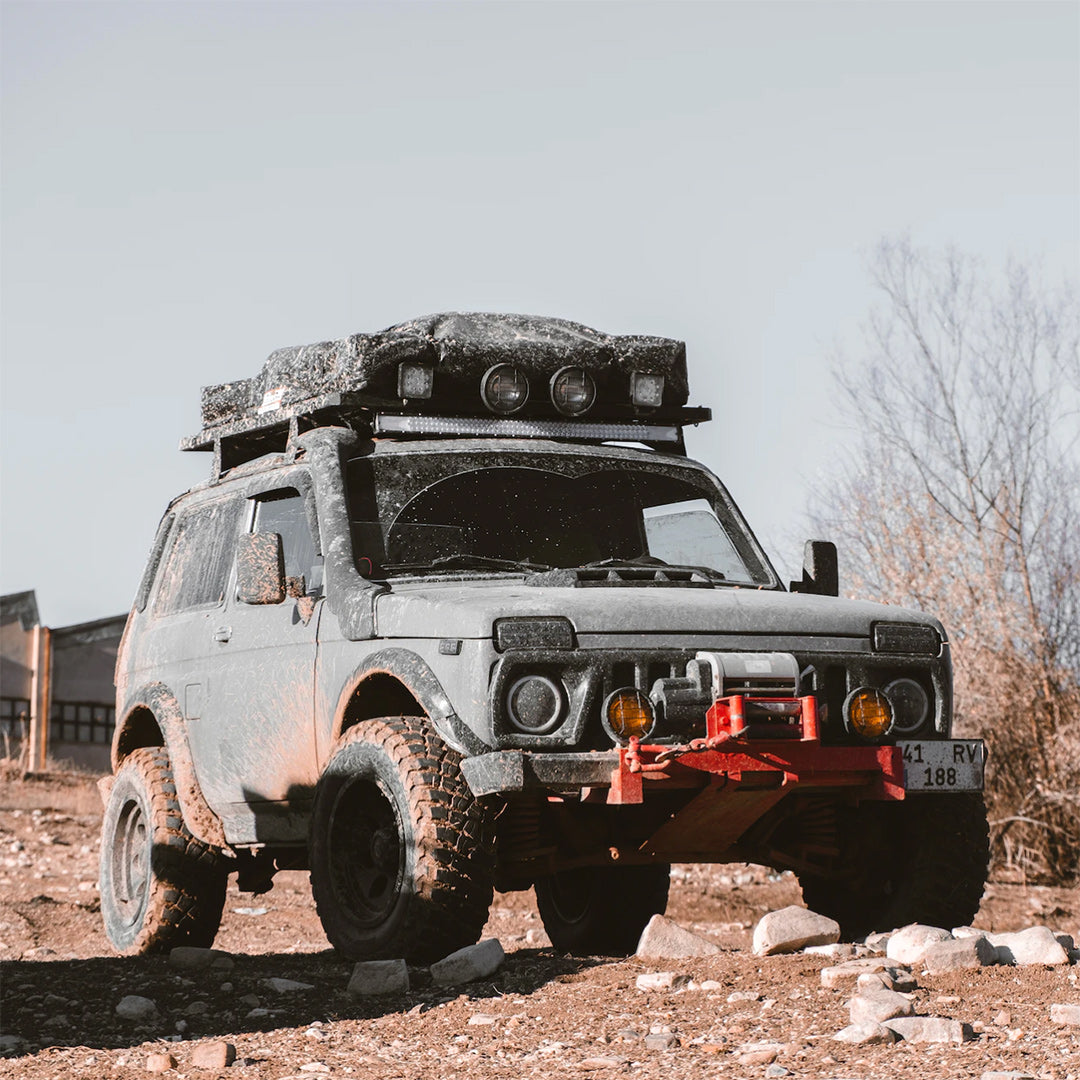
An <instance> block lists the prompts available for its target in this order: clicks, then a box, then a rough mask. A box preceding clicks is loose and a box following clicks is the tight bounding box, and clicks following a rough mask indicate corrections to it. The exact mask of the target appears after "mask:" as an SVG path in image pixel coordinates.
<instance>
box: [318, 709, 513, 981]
mask: <svg viewBox="0 0 1080 1080" xmlns="http://www.w3.org/2000/svg"><path fill="white" fill-rule="evenodd" d="M460 760H461V758H460V757H459V755H458V754H457V753H455V752H454V751H453V750H451V749H450V748H449V747H448V746H446V744H445V743H443V742H442V740H441V739H440V738H439V737H438V735H436V734H435V733H434V732H433V731H431V730H430V728H429V726H428V724H427V721H425V720H423V719H420V718H417V717H409V716H401V717H392V718H385V719H381V720H366V721H363V722H361V723H359V724H357V725H356V726H355V727H352V728H350V729H349V731H348V732H346V734H345V735H344V736H342V738H341V741H340V742H339V744H338V747H337V749H336V750H335V752H334V754H333V756H332V757H331V759H330V762H329V764H328V765H327V767H326V770H325V772H324V773H323V775H322V777H321V779H320V780H319V785H318V788H317V790H316V795H315V806H314V811H313V814H312V823H311V837H310V853H311V889H312V894H313V895H314V897H315V906H316V909H317V911H318V913H319V918H320V920H321V921H322V925H323V930H324V931H325V932H326V936H327V938H329V940H330V943H331V944H332V945H333V946H334V948H335V949H336V950H337V951H338V952H340V953H342V954H343V955H344V956H346V957H348V958H349V959H351V960H376V959H390V958H395V957H404V958H405V959H406V960H410V961H412V962H414V963H431V962H432V961H434V960H439V959H441V958H442V957H444V956H446V955H447V954H448V953H451V952H453V951H454V950H456V949H460V948H463V947H464V946H466V945H472V944H473V943H474V942H475V941H477V939H478V938H479V937H480V932H481V930H483V928H484V923H485V922H487V917H488V909H489V908H490V906H491V897H492V877H493V865H494V846H493V843H492V835H491V828H490V825H489V819H488V815H487V813H486V811H485V809H484V808H483V807H482V805H481V804H480V803H479V802H477V800H476V799H475V798H474V797H473V794H472V792H471V791H470V790H469V787H468V785H467V784H466V782H465V779H464V777H463V776H462V775H461V770H460V768H459V767H458V765H459V762H460Z"/></svg>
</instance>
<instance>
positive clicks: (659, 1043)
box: [645, 1031, 679, 1050]
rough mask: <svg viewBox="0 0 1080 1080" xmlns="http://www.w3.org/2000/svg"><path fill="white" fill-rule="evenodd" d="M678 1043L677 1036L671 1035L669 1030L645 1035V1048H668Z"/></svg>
mask: <svg viewBox="0 0 1080 1080" xmlns="http://www.w3.org/2000/svg"><path fill="white" fill-rule="evenodd" d="M678 1045H679V1037H678V1036H677V1035H672V1034H671V1032H670V1031H658V1032H655V1033H654V1034H652V1035H646V1036H645V1049H646V1050H670V1049H671V1048H672V1047H673V1046H678Z"/></svg>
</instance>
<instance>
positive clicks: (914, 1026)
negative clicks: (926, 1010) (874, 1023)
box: [885, 1016, 975, 1043]
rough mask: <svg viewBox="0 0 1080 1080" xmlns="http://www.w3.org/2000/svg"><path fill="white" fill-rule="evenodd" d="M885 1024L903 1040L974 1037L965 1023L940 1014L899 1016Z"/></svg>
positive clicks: (956, 1040) (948, 1040)
mask: <svg viewBox="0 0 1080 1080" xmlns="http://www.w3.org/2000/svg"><path fill="white" fill-rule="evenodd" d="M885 1026H886V1027H887V1028H892V1030H893V1031H895V1032H896V1034H897V1035H899V1036H900V1038H901V1039H903V1040H904V1041H905V1042H932V1043H961V1042H967V1041H968V1040H969V1039H973V1038H974V1037H975V1035H974V1032H973V1031H972V1030H971V1028H970V1027H969V1026H968V1025H967V1024H962V1023H960V1021H959V1020H946V1019H944V1018H943V1017H940V1016H899V1017H897V1018H896V1019H895V1020H886V1021H885Z"/></svg>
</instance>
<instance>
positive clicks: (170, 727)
mask: <svg viewBox="0 0 1080 1080" xmlns="http://www.w3.org/2000/svg"><path fill="white" fill-rule="evenodd" d="M122 715H123V720H122V721H121V722H119V723H118V724H117V725H116V731H115V733H114V734H113V743H112V768H113V773H114V774H115V773H116V772H118V771H119V769H120V768H121V766H122V765H123V764H124V761H125V760H126V759H127V758H128V757H129V756H130V755H131V754H132V752H133V751H135V750H138V749H140V748H141V747H150V746H163V747H165V749H166V750H168V752H169V761H170V763H171V765H172V771H173V779H174V781H175V783H176V795H177V798H178V799H179V801H180V808H181V810H183V813H184V824H185V825H187V827H188V830H189V831H190V832H191V834H192V836H194V837H195V838H196V839H197V840H201V841H202V842H203V843H204V844H208V845H209V846H211V847H216V848H225V847H227V846H228V845H227V843H226V840H225V830H224V828H223V827H222V824H221V820H220V818H218V816H217V814H215V813H214V812H213V810H211V809H210V806H209V804H208V803H207V802H206V799H205V797H204V796H203V792H202V788H201V787H200V785H199V779H198V777H197V776H196V774H195V763H194V762H193V760H192V757H191V747H190V745H189V744H188V738H187V731H186V730H185V728H184V714H183V711H182V710H181V708H180V704H179V702H178V701H177V700H176V697H175V696H174V695H173V693H172V691H171V690H170V689H169V688H168V687H167V686H165V685H164V684H163V683H150V684H149V685H148V686H144V687H142V688H141V689H139V690H138V691H136V692H135V693H134V694H132V695H131V696H130V697H129V699H128V701H127V703H126V704H125V705H124V708H123V710H122Z"/></svg>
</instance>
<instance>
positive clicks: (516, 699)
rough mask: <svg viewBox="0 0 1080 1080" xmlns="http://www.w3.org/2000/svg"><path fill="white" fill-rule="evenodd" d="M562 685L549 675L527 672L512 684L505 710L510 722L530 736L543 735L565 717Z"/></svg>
mask: <svg viewBox="0 0 1080 1080" xmlns="http://www.w3.org/2000/svg"><path fill="white" fill-rule="evenodd" d="M563 708H564V698H563V691H562V687H561V686H559V684H558V683H556V682H555V680H554V679H549V678H548V677H547V676H546V675H526V676H524V677H523V678H520V679H518V680H517V682H515V683H514V684H513V685H512V686H511V687H510V692H509V693H508V694H507V695H506V711H507V713H508V714H509V716H510V723H512V724H513V725H514V727H516V728H517V729H518V731H525V732H527V733H528V734H530V735H543V734H544V733H545V732H547V731H550V730H551V729H552V728H553V727H555V725H556V724H558V722H559V721H560V720H561V719H562V715H563Z"/></svg>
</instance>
